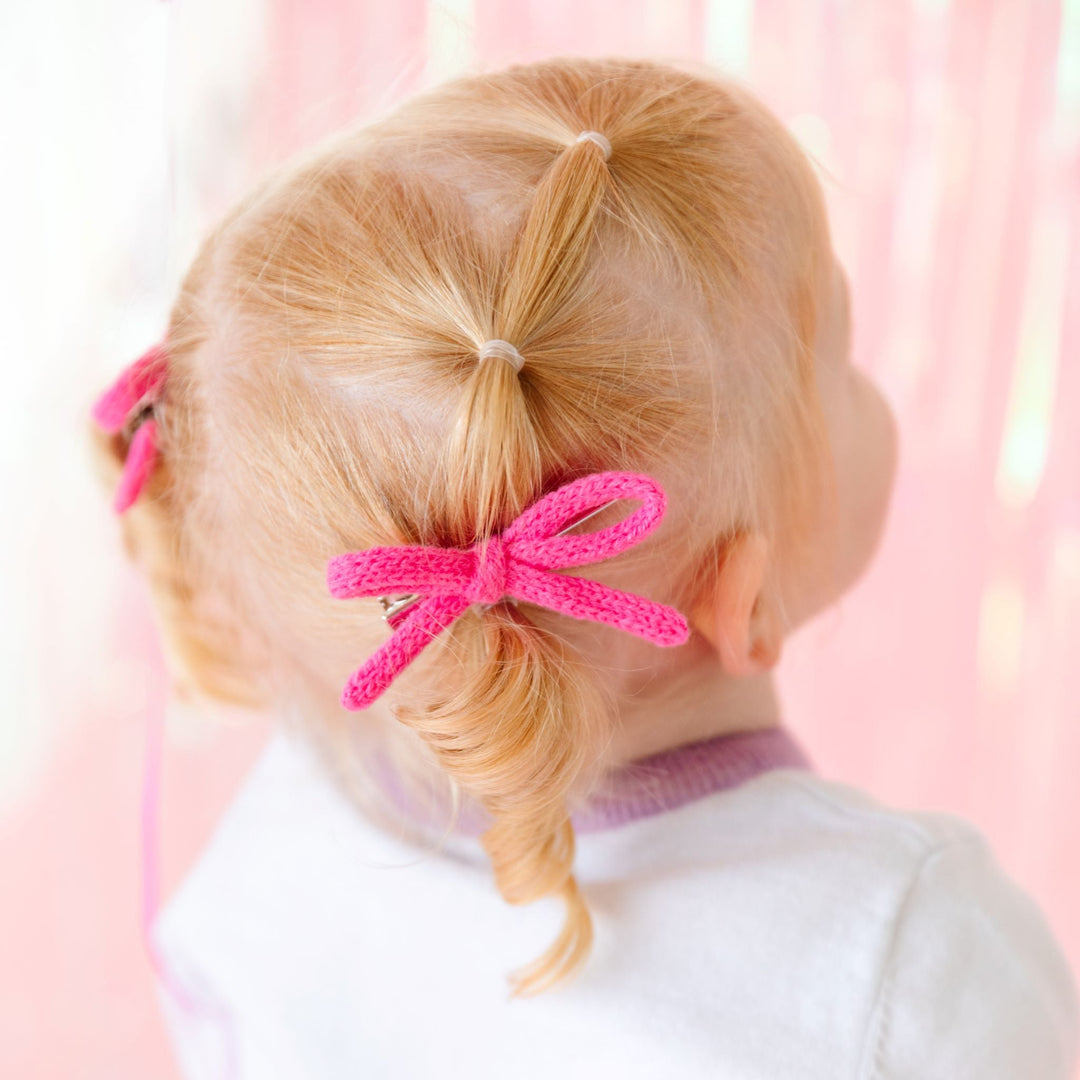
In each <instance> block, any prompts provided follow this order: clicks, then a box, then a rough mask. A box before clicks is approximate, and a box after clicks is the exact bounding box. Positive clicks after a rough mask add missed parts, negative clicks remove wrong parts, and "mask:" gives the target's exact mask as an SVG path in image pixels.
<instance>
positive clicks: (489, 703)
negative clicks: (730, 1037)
mask: <svg viewBox="0 0 1080 1080" xmlns="http://www.w3.org/2000/svg"><path fill="white" fill-rule="evenodd" d="M610 186H611V173H610V171H609V169H608V167H607V163H606V160H605V154H604V150H603V148H602V147H600V146H598V145H597V144H596V143H594V142H591V141H584V140H583V141H579V142H571V143H570V145H569V146H568V147H566V148H565V149H564V150H563V151H562V152H561V153H560V154H559V155H558V157H557V158H556V159H555V162H554V164H553V165H552V166H551V168H550V169H549V171H548V172H547V174H546V175H545V176H544V177H543V178H542V180H541V181H540V183H539V185H538V188H537V191H536V195H535V197H534V200H533V203H532V206H531V208H530V210H529V212H528V215H527V217H526V220H525V223H524V226H523V227H522V230H521V232H520V235H519V236H518V239H517V242H516V244H515V245H514V248H513V251H512V254H511V256H510V259H509V266H508V269H507V272H506V274H505V276H504V278H503V282H504V284H503V287H502V290H501V292H500V293H499V295H498V296H497V297H496V302H495V316H494V319H493V321H492V324H491V336H492V337H493V338H497V339H501V340H503V341H505V342H508V343H509V344H510V345H512V346H514V348H515V349H516V350H517V351H518V352H519V355H520V357H521V360H522V363H521V368H520V370H518V367H517V365H516V364H515V363H513V362H510V361H509V360H507V359H505V358H503V356H501V355H498V354H495V355H487V356H485V358H484V359H482V360H479V361H478V362H477V366H476V368H475V370H474V371H473V373H472V374H471V376H470V377H469V379H468V381H467V383H466V386H465V389H464V394H463V398H462V403H461V407H460V411H459V413H458V415H457V419H456V422H455V425H454V428H453V436H452V438H451V440H450V443H449V445H448V447H447V451H446V454H445V458H444V461H443V467H442V470H441V472H442V482H443V483H444V484H446V485H448V488H449V489H450V490H454V491H456V493H457V495H458V497H457V498H455V499H451V500H449V502H450V503H451V505H453V506H456V507H458V508H459V513H460V517H459V518H458V520H456V521H451V522H448V523H447V524H448V529H449V532H450V533H451V534H452V535H453V536H454V537H455V540H456V541H457V542H459V543H463V542H472V541H473V540H475V539H477V538H479V537H484V536H490V535H491V534H492V533H494V532H496V531H498V530H500V529H502V528H504V527H505V526H506V525H507V524H508V523H509V521H510V520H512V518H513V517H515V516H516V515H517V514H519V513H520V512H521V511H522V510H523V509H524V508H525V506H527V505H528V504H529V503H530V502H532V501H533V500H534V499H535V498H536V497H537V496H538V495H539V494H541V491H542V488H543V487H544V484H545V481H546V480H547V479H548V471H549V470H550V469H551V468H552V467H553V466H552V465H551V464H548V465H547V468H545V457H550V454H545V450H546V447H545V446H544V445H543V444H542V442H541V440H540V438H539V437H538V434H537V429H536V425H535V422H534V415H533V410H532V408H531V406H530V402H531V400H532V398H533V396H535V395H536V394H537V393H539V392H540V391H541V389H542V388H541V387H540V386H538V385H537V380H535V379H534V377H533V375H534V371H533V369H531V368H530V364H531V363H533V364H535V363H536V361H530V353H529V346H530V343H531V342H533V341H535V340H536V337H537V335H538V334H539V333H540V332H542V331H543V330H544V329H545V327H546V326H547V324H548V323H549V322H550V321H551V320H552V319H553V317H555V316H556V315H557V314H558V313H559V312H560V311H561V310H562V309H563V308H564V307H565V306H566V305H567V304H569V303H570V302H571V301H572V299H573V295H574V292H575V290H576V289H578V288H579V286H580V283H581V279H582V275H583V272H584V269H585V267H586V262H587V259H588V255H589V249H590V244H591V239H592V236H593V232H594V226H595V223H596V219H597V215H598V214H599V212H600V209H601V207H602V205H603V201H604V197H605V194H606V192H607V191H608V190H609V188H610ZM477 345H478V352H480V351H481V349H482V343H479V342H478V343H477ZM470 641H471V642H473V644H470ZM451 647H452V648H454V649H455V650H456V651H457V652H458V654H459V656H460V657H461V658H463V659H464V660H465V665H464V666H465V675H464V677H463V682H462V684H461V688H460V690H459V692H458V693H456V694H455V695H454V696H453V697H451V698H450V699H449V700H446V701H443V702H441V703H439V704H436V705H434V706H432V707H430V708H428V709H425V710H417V711H413V710H410V709H408V708H407V707H402V708H401V709H400V711H399V717H400V719H402V720H404V721H405V722H406V723H408V724H409V725H410V726H412V727H413V728H414V729H415V730H416V731H418V732H419V733H420V735H421V736H422V737H423V739H424V740H425V742H426V743H427V745H428V746H429V747H430V749H431V750H432V751H433V752H434V755H435V757H436V759H437V760H438V761H439V763H440V765H441V766H442V767H443V768H444V769H445V770H446V772H447V773H448V774H449V775H450V776H451V777H452V779H453V780H454V781H456V782H457V783H458V784H460V785H461V787H462V788H463V789H464V790H465V791H467V792H469V793H470V794H471V795H472V796H473V797H474V798H476V799H478V800H479V802H480V803H481V804H482V805H483V807H484V808H485V810H487V812H488V813H489V814H490V815H491V818H492V822H493V823H492V825H491V827H490V828H489V829H488V830H487V832H486V833H485V834H484V836H483V845H484V848H485V850H486V851H487V853H488V856H489V857H490V859H491V863H492V868H493V870H494V873H495V880H496V884H497V886H498V888H499V891H500V893H501V894H502V896H503V897H504V898H505V899H506V900H507V901H508V902H510V903H513V904H526V903H530V902H531V901H534V900H537V899H539V898H541V897H544V896H550V895H556V896H560V897H561V898H562V899H563V901H564V902H565V905H566V919H565V923H564V925H563V929H562V931H561V933H560V934H559V935H558V938H557V940H556V941H555V942H554V944H553V945H552V946H551V947H550V948H549V949H548V950H547V951H546V952H545V953H544V954H543V955H542V956H541V957H540V958H539V959H537V960H536V961H535V962H534V963H533V964H531V965H530V966H529V967H528V968H526V969H524V970H522V971H519V972H518V973H517V974H516V975H515V976H514V977H513V980H512V981H513V984H514V991H515V993H519V994H527V993H535V992H539V991H540V990H542V989H544V988H546V987H547V986H549V985H551V984H552V983H553V982H555V981H557V980H559V979H561V978H563V977H565V976H566V975H568V974H570V973H571V972H572V971H573V970H575V969H576V968H577V967H578V966H579V965H580V964H581V963H582V962H583V961H584V959H585V957H586V956H587V954H588V951H589V947H590V944H591V942H592V922H591V919H590V917H589V912H588V909H587V907H586V905H585V901H584V899H583V898H582V895H581V893H580V891H579V889H578V886H577V883H576V881H575V880H574V876H573V870H572V867H573V860H574V831H573V828H572V826H571V824H570V818H569V813H568V810H567V799H568V796H569V795H570V793H571V791H572V789H574V788H575V786H576V785H578V784H580V783H581V782H582V780H583V778H584V777H585V775H586V773H587V770H588V769H589V767H590V766H592V765H594V764H595V762H596V760H597V758H598V756H599V751H600V749H601V743H602V740H603V738H604V735H605V724H604V722H603V721H604V717H605V716H606V715H607V712H608V710H607V708H606V705H605V701H604V699H603V696H602V693H601V691H600V689H599V688H598V687H597V686H596V685H595V680H594V679H593V678H592V677H590V674H589V672H588V671H586V670H585V668H584V666H583V665H581V663H580V662H579V661H578V659H577V658H576V657H575V656H574V655H573V652H572V650H571V648H570V647H569V646H567V645H566V644H565V643H564V642H563V641H562V640H561V639H560V638H559V637H558V636H556V635H554V634H549V633H546V632H544V631H543V630H542V629H541V628H540V627H539V626H538V625H536V624H535V623H533V622H532V621H530V619H529V618H527V617H526V616H525V615H524V614H523V613H522V612H520V611H519V610H518V609H517V608H515V607H514V606H512V605H511V604H507V603H501V604H497V605H495V606H494V607H492V608H491V609H490V610H489V611H487V612H486V613H483V614H477V615H474V616H471V617H467V618H465V619H462V620H460V622H459V623H458V624H456V626H455V628H454V630H453V631H452V632H451Z"/></svg>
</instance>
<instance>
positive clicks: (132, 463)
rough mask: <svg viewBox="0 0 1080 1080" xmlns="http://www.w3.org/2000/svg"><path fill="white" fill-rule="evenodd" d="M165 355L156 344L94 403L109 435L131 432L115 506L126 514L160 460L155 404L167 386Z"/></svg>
mask: <svg viewBox="0 0 1080 1080" xmlns="http://www.w3.org/2000/svg"><path fill="white" fill-rule="evenodd" d="M165 375H166V355H165V349H164V347H163V346H161V345H153V346H151V348H149V349H147V351H146V352H145V353H143V354H142V356H140V357H139V359H138V360H136V361H135V362H134V363H133V364H130V365H129V366H128V367H126V368H125V369H124V370H123V371H122V372H121V373H120V376H119V377H118V378H117V380H116V382H114V383H113V384H112V386H110V387H109V389H108V390H106V391H105V393H104V394H102V395H101V397H99V398H98V399H97V401H96V402H95V403H94V409H93V413H92V415H93V417H94V422H95V423H96V424H97V425H98V427H100V428H101V429H102V431H105V432H108V434H110V435H118V434H119V433H120V432H122V431H125V430H127V431H129V433H130V436H131V438H130V442H129V444H128V451H127V456H126V457H125V458H124V468H123V471H122V472H121V474H120V481H119V483H118V484H117V486H116V492H115V494H114V495H113V509H114V510H115V511H116V513H118V514H122V513H124V511H125V510H127V509H128V508H129V507H130V506H131V505H132V503H134V502H135V500H136V499H137V498H138V497H139V495H140V494H141V493H142V490H143V488H144V487H146V484H147V481H148V480H149V479H150V474H151V473H152V472H153V471H154V466H155V465H156V464H157V460H158V432H157V421H156V420H155V419H154V416H153V407H154V404H155V402H156V401H157V399H158V398H159V397H160V395H161V391H162V388H163V387H164V386H165Z"/></svg>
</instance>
